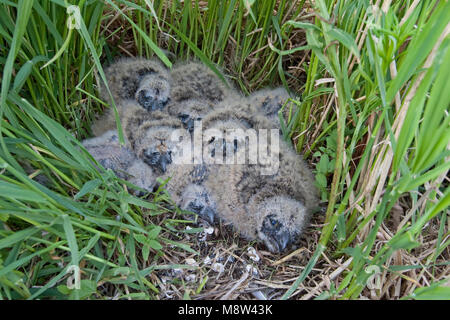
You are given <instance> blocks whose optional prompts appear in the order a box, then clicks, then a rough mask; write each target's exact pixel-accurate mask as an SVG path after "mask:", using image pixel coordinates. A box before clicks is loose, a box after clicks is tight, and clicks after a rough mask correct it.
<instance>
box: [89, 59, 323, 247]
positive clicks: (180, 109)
mask: <svg viewBox="0 0 450 320" xmlns="http://www.w3.org/2000/svg"><path fill="white" fill-rule="evenodd" d="M105 74H106V76H107V81H108V87H109V88H110V92H111V93H112V96H113V98H114V101H115V103H116V106H117V110H118V115H119V117H120V120H121V123H122V127H123V132H124V135H125V146H122V145H120V144H119V139H118V133H117V129H116V121H115V115H114V112H113V109H112V108H110V109H108V111H107V112H106V113H105V114H104V115H103V116H102V117H101V118H100V119H99V120H98V121H97V122H96V123H94V126H93V133H94V135H95V137H94V138H91V139H87V140H85V141H83V145H84V147H85V148H86V149H87V150H88V151H89V152H90V153H91V155H92V156H93V158H94V159H95V160H96V161H97V162H98V163H99V164H100V165H102V166H103V167H104V168H106V169H111V170H113V171H114V172H115V173H116V175H117V176H118V177H119V178H122V179H126V180H128V181H130V182H131V183H133V184H135V185H136V186H138V187H141V188H144V189H146V190H148V191H150V192H151V191H154V190H155V188H157V187H158V186H159V183H160V182H161V181H167V182H166V184H165V188H166V190H167V191H168V192H169V194H170V195H171V197H172V199H173V200H174V201H175V202H176V204H177V205H178V206H179V207H180V208H181V209H182V210H187V211H191V212H194V213H196V214H198V215H199V217H201V218H202V219H204V220H206V221H208V222H209V223H211V224H213V223H215V222H218V221H224V222H226V223H231V225H232V226H233V228H234V229H235V230H236V231H237V232H239V234H240V235H241V236H243V237H245V238H246V239H248V240H258V241H260V242H263V243H264V244H265V246H266V247H267V248H268V249H269V250H270V251H271V252H274V253H278V252H282V251H284V250H285V249H286V248H288V247H289V246H290V245H291V244H294V243H295V242H296V241H297V240H298V238H299V236H300V235H301V233H302V231H303V229H304V227H305V226H306V224H307V222H308V217H309V216H310V213H311V212H312V210H313V209H314V208H316V207H317V205H318V196H317V191H316V188H315V186H314V178H313V175H312V173H311V172H310V170H309V169H308V167H307V165H306V164H305V163H304V162H303V160H302V158H301V156H300V155H297V154H296V153H295V152H294V150H293V149H292V147H291V146H289V145H288V144H287V143H286V142H284V141H281V139H280V141H279V152H278V153H277V154H276V157H277V161H279V162H278V163H279V166H278V170H276V171H275V172H269V173H267V172H265V173H264V174H263V173H262V171H263V170H264V169H267V168H265V167H266V166H267V164H260V163H247V162H248V161H247V162H246V163H243V164H238V163H233V164H227V163H224V161H216V162H214V161H206V162H205V161H200V162H198V161H197V162H196V161H184V162H183V161H175V158H176V157H179V156H180V146H186V145H188V146H190V145H191V144H190V142H191V141H192V140H193V139H195V137H194V136H195V125H196V123H199V122H200V121H201V125H202V128H203V129H206V128H208V129H211V128H213V129H216V130H218V131H219V132H224V135H223V136H225V135H226V134H225V131H226V130H229V129H242V130H244V131H245V130H247V129H255V130H256V131H257V130H258V129H269V130H270V129H277V130H279V129H280V122H279V116H278V114H279V110H280V108H281V107H282V106H283V104H284V103H285V102H286V101H287V99H288V98H289V96H288V93H287V92H286V91H285V90H284V89H282V88H278V89H270V90H262V91H259V92H256V93H254V94H253V95H251V96H249V97H244V96H242V95H241V94H239V93H238V92H237V91H236V90H233V89H230V86H228V85H227V84H225V83H224V82H223V81H222V80H221V79H220V78H219V77H217V76H216V75H215V74H214V73H213V72H212V71H211V70H210V69H209V68H208V67H206V66H205V65H203V64H201V63H199V62H183V63H178V64H175V65H174V66H173V68H172V69H171V70H168V69H166V68H165V67H164V66H163V65H162V64H161V63H160V62H159V61H157V60H146V59H143V58H125V59H121V60H118V61H117V62H115V63H113V64H112V65H110V66H109V67H108V68H106V69H105ZM100 92H101V95H102V98H103V99H105V100H106V101H109V102H111V101H110V95H109V94H108V92H107V90H106V87H102V88H101V90H100ZM179 129H180V130H181V131H180V132H187V133H188V134H187V135H185V136H184V137H179V138H177V139H178V140H177V139H175V141H174V138H173V133H174V131H175V130H179ZM201 138H202V137H201ZM183 139H184V140H183ZM191 139H192V140H191ZM203 139H205V137H203ZM277 139H279V138H278V136H277ZM248 140H249V139H240V138H239V137H236V138H235V139H234V140H233V141H231V142H230V141H226V140H225V139H216V138H215V137H212V138H211V137H208V138H206V140H205V141H203V142H202V143H203V144H206V147H207V148H206V149H205V150H207V151H206V152H204V155H205V156H208V157H209V158H211V159H212V160H214V159H215V160H218V159H219V157H220V158H222V157H224V156H226V155H228V156H229V155H230V154H231V155H233V154H235V153H237V152H238V151H239V149H242V148H244V149H245V148H248V145H249V141H248ZM188 142H189V143H188ZM203 147H205V146H203ZM269 153H270V151H269ZM188 154H189V153H188ZM184 156H186V154H185V155H184ZM190 156H191V155H189V157H190ZM211 159H210V160H211Z"/></svg>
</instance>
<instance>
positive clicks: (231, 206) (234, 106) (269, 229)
mask: <svg viewBox="0 0 450 320" xmlns="http://www.w3.org/2000/svg"><path fill="white" fill-rule="evenodd" d="M222 105H224V104H222ZM202 125H203V130H204V142H207V144H206V148H208V147H209V148H210V149H206V151H207V152H206V153H204V158H203V160H205V159H207V156H210V157H212V158H214V159H215V160H219V161H218V162H217V161H216V162H208V163H209V164H208V165H206V166H204V168H205V171H206V173H205V174H204V179H203V180H202V182H201V187H202V192H203V193H205V194H207V195H208V201H209V202H210V203H213V204H214V208H215V209H216V211H215V212H216V213H215V214H216V216H217V218H219V219H222V220H225V221H228V222H230V223H231V224H232V225H233V227H234V228H235V229H236V230H237V231H238V232H239V233H240V234H241V235H242V236H244V237H245V238H247V239H251V240H254V239H258V240H260V241H262V242H264V243H265V245H266V246H267V248H268V249H269V250H271V251H273V252H281V251H283V250H284V249H285V248H286V247H287V246H288V245H289V244H291V243H294V242H295V241H296V240H297V239H298V237H299V235H301V233H302V230H303V229H304V227H305V225H306V224H307V221H308V217H309V214H310V213H311V211H312V210H313V209H314V208H315V206H316V205H317V191H316V188H315V185H314V178H313V176H312V173H311V171H310V170H309V168H308V167H307V165H306V164H305V163H304V162H303V160H302V159H301V158H300V156H299V155H297V154H296V153H295V152H294V151H293V150H292V148H291V147H290V146H289V145H288V144H287V143H285V142H284V141H279V140H276V141H275V140H274V141H270V143H271V144H274V143H275V142H278V145H279V150H276V149H275V150H274V149H272V148H271V147H269V148H267V147H262V144H261V139H262V137H261V136H259V137H258V139H256V138H255V137H256V135H257V134H259V133H260V132H256V131H255V130H253V131H252V130H248V129H272V128H273V126H274V123H273V121H272V120H271V119H270V118H269V117H268V116H266V115H264V114H263V113H262V112H260V110H259V109H258V108H257V106H255V104H251V103H249V100H247V99H245V100H240V101H236V100H234V101H233V102H231V103H228V104H225V105H224V106H223V107H222V108H218V109H215V110H214V111H212V112H211V113H210V114H208V115H207V116H206V117H205V118H204V119H203V122H202ZM211 128H213V129H217V130H218V131H219V132H221V133H222V135H218V136H219V138H217V137H211V136H208V135H207V134H206V133H207V132H208V130H209V129H211ZM275 129H276V128H275ZM234 130H240V134H237V135H236V134H235V133H236V132H237V131H234ZM229 132H231V133H233V132H234V133H233V135H229V134H228V133H229ZM275 132H278V130H275ZM242 134H243V135H242ZM252 135H254V137H252ZM225 137H226V138H225ZM271 139H272V138H271ZM273 139H279V136H278V135H275V137H274V138H273ZM205 140H206V141H205ZM272 142H273V143H272ZM252 144H253V147H254V145H255V144H258V148H265V149H267V150H263V151H264V152H266V151H267V152H268V153H269V157H268V158H271V159H274V160H276V161H275V162H276V163H277V164H278V170H276V171H273V172H272V171H267V170H265V169H267V166H268V165H269V163H263V162H262V161H261V157H260V156H261V154H260V152H261V150H258V151H255V150H256V149H255V148H250V147H251V146H252ZM211 147H212V148H211ZM204 148H205V146H204ZM242 149H244V157H243V158H240V159H241V161H240V162H239V161H238V159H239V157H238V156H237V154H239V153H240V152H242V151H243V150H242ZM251 150H253V151H251ZM218 151H220V152H218ZM255 152H256V153H257V158H258V161H255V160H253V161H254V162H253V163H252V162H251V161H252V160H251V159H252V155H253V156H255ZM224 155H225V158H226V160H225V161H222V159H221V158H222V156H224ZM229 155H235V157H233V158H231V159H232V161H228V160H229V157H228V156H229ZM241 155H242V153H241ZM227 158H228V159H227ZM242 159H244V162H242ZM253 159H255V158H254V157H253ZM217 163H224V164H222V165H220V164H217ZM197 205H198V206H203V207H207V205H206V203H203V204H202V197H199V198H198V199H197Z"/></svg>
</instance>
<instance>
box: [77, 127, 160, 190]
mask: <svg viewBox="0 0 450 320" xmlns="http://www.w3.org/2000/svg"><path fill="white" fill-rule="evenodd" d="M83 146H84V147H85V148H86V150H87V151H88V152H89V153H90V154H91V155H92V157H93V158H94V159H95V160H96V161H97V162H98V163H99V164H100V165H102V166H103V167H104V168H105V169H111V170H112V171H113V172H114V173H115V174H116V175H117V177H119V178H121V179H124V180H127V181H130V182H131V183H133V184H134V185H136V186H138V187H140V188H142V189H146V190H148V191H152V190H153V188H154V184H155V181H156V175H155V174H154V173H153V171H152V169H151V168H150V167H149V166H147V165H146V164H145V163H144V162H143V161H142V160H141V159H139V158H137V157H136V156H135V154H134V152H133V151H132V150H130V149H129V148H128V147H126V146H120V144H119V139H118V135H117V132H116V131H115V130H110V131H107V132H105V133H104V134H103V135H101V136H99V137H95V138H91V139H86V140H84V141H83Z"/></svg>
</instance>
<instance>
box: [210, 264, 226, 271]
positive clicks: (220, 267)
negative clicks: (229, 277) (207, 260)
mask: <svg viewBox="0 0 450 320" xmlns="http://www.w3.org/2000/svg"><path fill="white" fill-rule="evenodd" d="M211 269H213V270H214V271H215V272H217V273H222V272H224V271H225V267H224V266H223V264H221V263H218V262H216V263H214V264H213V265H212V266H211Z"/></svg>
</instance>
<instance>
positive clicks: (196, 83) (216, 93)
mask: <svg viewBox="0 0 450 320" xmlns="http://www.w3.org/2000/svg"><path fill="white" fill-rule="evenodd" d="M170 75H171V78H172V83H171V92H170V96H171V100H172V102H175V103H177V102H180V101H183V100H189V99H196V100H201V101H206V102H208V103H211V104H213V105H215V104H217V103H219V102H221V101H223V100H225V98H226V97H228V96H230V94H234V95H237V93H236V92H233V91H232V90H231V89H229V88H230V87H231V86H230V85H229V84H225V83H224V82H223V81H222V80H221V79H219V77H218V76H217V75H216V74H215V73H214V72H213V71H212V70H211V69H210V68H208V67H207V66H205V65H204V64H202V63H200V62H195V61H190V62H181V63H178V64H176V65H175V66H174V67H173V69H172V71H171V73H170Z"/></svg>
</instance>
